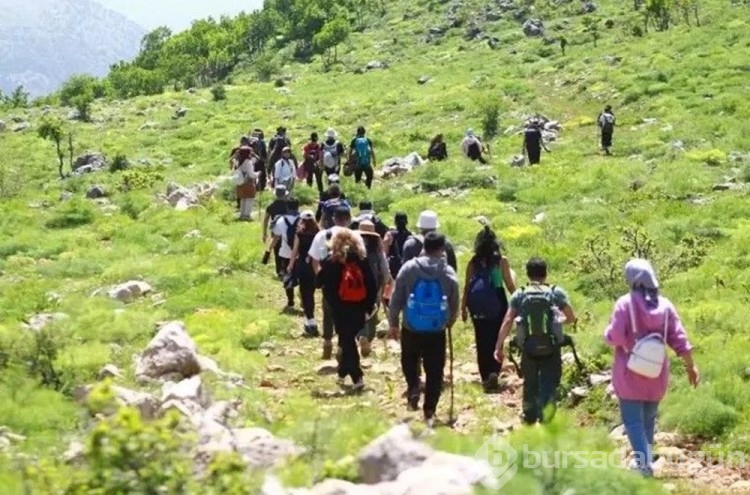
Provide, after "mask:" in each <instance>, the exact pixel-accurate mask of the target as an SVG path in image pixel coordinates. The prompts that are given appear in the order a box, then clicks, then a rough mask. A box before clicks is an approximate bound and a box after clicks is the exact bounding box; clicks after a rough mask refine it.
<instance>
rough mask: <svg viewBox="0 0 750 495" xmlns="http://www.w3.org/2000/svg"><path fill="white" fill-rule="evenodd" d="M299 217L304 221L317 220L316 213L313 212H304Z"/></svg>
mask: <svg viewBox="0 0 750 495" xmlns="http://www.w3.org/2000/svg"><path fill="white" fill-rule="evenodd" d="M299 217H300V218H301V219H302V220H312V219H314V218H315V213H313V211H312V210H302V212H301V213H300V214H299Z"/></svg>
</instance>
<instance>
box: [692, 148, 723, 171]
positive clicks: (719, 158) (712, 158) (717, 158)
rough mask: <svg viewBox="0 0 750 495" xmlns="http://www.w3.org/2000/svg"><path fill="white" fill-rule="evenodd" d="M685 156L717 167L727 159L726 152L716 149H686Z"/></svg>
mask: <svg viewBox="0 0 750 495" xmlns="http://www.w3.org/2000/svg"><path fill="white" fill-rule="evenodd" d="M685 156H686V157H687V158H689V159H690V160H692V161H695V162H699V163H705V164H706V165H708V166H711V167H718V166H719V165H721V164H722V163H724V162H725V161H726V159H727V154H726V153H724V152H723V151H721V150H717V149H710V150H693V151H688V152H687V153H685Z"/></svg>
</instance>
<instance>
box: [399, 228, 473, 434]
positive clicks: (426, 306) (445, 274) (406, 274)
mask: <svg viewBox="0 0 750 495" xmlns="http://www.w3.org/2000/svg"><path fill="white" fill-rule="evenodd" d="M445 245H446V242H445V236H443V235H442V234H438V233H437V232H430V233H428V234H427V235H426V236H425V238H424V251H425V254H424V255H423V256H419V257H417V258H415V259H412V260H410V261H408V262H406V263H405V264H404V266H403V267H402V268H401V271H399V273H398V277H396V283H395V286H394V289H393V294H392V295H391V305H390V308H389V311H388V322H389V325H390V332H389V337H390V338H392V339H399V337H400V340H401V369H402V371H403V373H404V378H405V379H406V386H407V404H408V407H409V409H411V410H418V409H419V398H420V383H421V377H420V375H421V370H420V361H421V362H423V363H424V370H425V398H424V404H423V406H422V411H423V413H424V419H425V421H426V422H427V423H428V425H430V426H431V425H432V422H433V420H434V417H435V412H436V411H437V406H438V402H439V401H440V393H441V391H442V387H443V369H444V368H445V354H446V332H450V331H451V328H452V327H453V324H454V323H455V321H456V319H457V318H458V305H459V297H460V296H459V288H458V279H457V278H456V272H455V271H454V270H453V268H451V267H450V266H448V265H447V264H446V262H445V259H444V255H445ZM401 313H403V324H401V321H400V317H401Z"/></svg>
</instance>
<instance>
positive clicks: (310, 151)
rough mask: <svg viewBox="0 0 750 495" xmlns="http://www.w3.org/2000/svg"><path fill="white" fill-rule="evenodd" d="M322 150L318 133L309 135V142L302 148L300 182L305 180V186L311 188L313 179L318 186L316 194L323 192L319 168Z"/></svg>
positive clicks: (321, 171) (321, 175) (321, 173)
mask: <svg viewBox="0 0 750 495" xmlns="http://www.w3.org/2000/svg"><path fill="white" fill-rule="evenodd" d="M322 153H323V152H322V149H321V146H320V143H319V142H318V133H317V132H313V133H312V134H310V141H308V142H307V144H305V146H304V147H303V148H302V167H300V169H299V170H300V171H301V172H302V176H301V177H300V179H301V180H305V181H306V182H307V185H308V186H310V187H312V183H313V179H315V182H316V185H317V186H318V194H320V193H322V192H323V170H322V169H321V166H320V159H321V155H322Z"/></svg>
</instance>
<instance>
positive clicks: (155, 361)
mask: <svg viewBox="0 0 750 495" xmlns="http://www.w3.org/2000/svg"><path fill="white" fill-rule="evenodd" d="M200 371H201V366H200V362H199V360H198V353H197V350H196V347H195V343H194V342H193V339H191V338H190V336H189V335H188V333H187V331H186V329H185V324H184V323H182V322H181V321H173V322H170V323H167V324H166V325H164V326H163V327H161V329H160V330H159V332H158V333H157V334H156V336H155V337H154V338H153V339H152V340H151V342H149V344H148V346H146V348H145V349H144V350H143V352H142V353H141V355H140V356H139V358H138V360H137V363H136V370H135V374H136V377H138V378H144V377H145V378H155V379H161V378H163V377H165V376H167V375H170V374H177V375H179V376H181V377H183V378H190V377H191V376H193V375H197V374H198V373H200Z"/></svg>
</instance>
